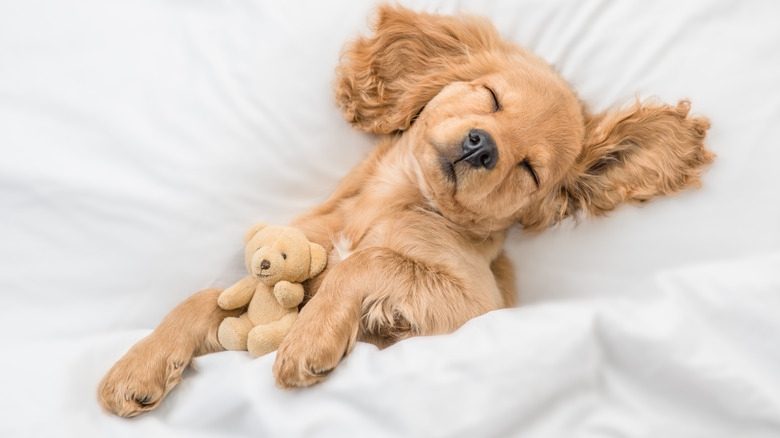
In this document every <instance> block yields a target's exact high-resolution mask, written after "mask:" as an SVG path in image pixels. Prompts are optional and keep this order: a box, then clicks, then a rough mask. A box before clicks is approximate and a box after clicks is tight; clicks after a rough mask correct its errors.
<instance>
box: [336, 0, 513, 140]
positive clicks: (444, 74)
mask: <svg viewBox="0 0 780 438" xmlns="http://www.w3.org/2000/svg"><path fill="white" fill-rule="evenodd" d="M372 28H373V31H374V34H373V35H372V36H370V37H361V38H358V39H357V40H355V41H353V42H352V43H350V44H348V45H347V46H346V47H345V49H344V51H343V53H342V57H341V63H340V65H339V67H338V68H337V70H336V73H337V83H336V100H337V101H338V103H339V105H340V106H341V108H342V111H343V113H344V116H345V118H346V119H347V121H349V122H350V123H352V124H353V126H355V127H356V128H358V129H361V130H364V131H368V132H374V133H377V134H389V133H393V132H396V131H402V130H405V129H406V128H408V127H409V125H410V124H411V122H412V120H413V118H414V117H415V116H416V115H417V114H418V113H419V112H420V111H421V110H422V108H423V107H424V106H425V104H426V103H427V102H428V101H429V100H431V99H432V98H433V97H434V96H436V95H437V94H438V93H439V91H441V89H442V88H443V87H444V86H445V85H447V84H449V83H451V82H455V81H470V80H472V79H475V78H477V77H479V76H481V75H482V74H485V73H487V72H488V71H489V70H490V69H491V63H489V62H483V63H471V62H467V58H468V57H470V56H473V55H474V54H475V53H479V52H483V51H485V50H488V49H493V48H498V47H499V46H500V38H499V36H498V33H497V31H496V29H495V28H494V27H493V25H492V24H490V22H489V21H487V19H484V18H478V17H471V16H460V17H451V16H439V15H432V14H425V13H416V12H413V11H411V10H409V9H405V8H403V7H400V6H398V7H390V6H382V7H380V8H379V10H378V13H377V17H376V21H375V23H374V25H373V26H372Z"/></svg>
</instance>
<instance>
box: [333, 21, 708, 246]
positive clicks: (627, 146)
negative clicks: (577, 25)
mask: <svg viewBox="0 0 780 438" xmlns="http://www.w3.org/2000/svg"><path fill="white" fill-rule="evenodd" d="M337 73H338V82H337V99H338V101H339V103H340V105H341V107H342V110H343V112H344V114H345V117H346V118H347V120H348V121H350V122H351V123H352V124H353V125H354V126H355V127H357V128H358V129H362V130H365V131H369V132H374V133H377V134H394V133H395V134H398V133H400V134H401V136H402V138H401V140H400V141H399V142H398V143H399V144H404V145H406V147H409V149H410V152H411V153H412V154H413V155H414V162H415V165H416V169H415V170H416V172H417V173H418V174H419V176H420V178H419V179H420V181H421V190H422V192H423V193H424V194H425V195H426V197H427V198H428V200H429V201H430V202H431V203H432V204H433V205H434V206H435V208H437V209H438V210H439V211H440V212H441V213H442V214H443V215H444V216H445V217H447V218H448V219H450V220H452V221H453V222H455V223H457V224H460V225H464V226H467V227H469V228H471V229H473V230H475V231H486V232H489V231H495V230H500V229H504V228H507V227H508V226H510V225H511V224H513V223H516V222H519V223H520V224H522V225H523V226H524V227H525V228H526V229H533V230H541V229H544V228H546V227H548V226H550V225H552V224H554V223H556V222H558V221H560V220H561V219H563V218H565V217H567V216H571V215H573V214H575V213H577V212H578V211H580V210H583V211H585V212H586V213H590V214H603V213H605V212H607V211H610V210H612V209H614V208H615V207H616V206H617V205H619V204H621V203H623V202H644V201H647V200H649V199H651V198H653V197H656V196H659V195H664V194H668V193H672V192H675V191H678V190H681V189H683V188H685V187H687V186H689V185H691V184H693V183H696V182H697V181H698V177H699V174H700V173H701V167H702V166H703V165H705V164H707V163H709V162H710V161H711V160H712V157H713V155H712V154H711V153H710V152H708V151H707V150H706V149H705V148H704V146H703V145H702V141H703V139H704V135H705V132H706V130H707V129H708V128H709V122H708V121H707V120H706V119H703V118H691V117H689V116H688V111H689V105H688V103H687V102H684V101H683V102H681V103H680V104H678V105H677V106H668V105H662V104H655V103H639V102H637V103H636V104H635V105H633V106H632V107H630V108H627V109H623V110H614V111H608V112H604V113H601V114H590V113H589V112H588V111H587V110H585V109H584V106H583V105H582V104H581V102H580V101H579V100H578V98H577V96H576V95H575V93H574V92H573V91H572V90H571V89H570V87H569V86H568V85H567V84H566V82H565V81H564V80H563V79H561V78H560V77H559V76H558V75H557V74H556V73H555V72H554V71H553V70H552V69H551V68H550V67H549V66H548V65H547V64H546V63H545V62H543V61H542V60H540V59H539V58H537V57H536V56H534V55H532V54H530V53H529V52H527V51H525V50H523V49H521V48H519V47H517V46H515V45H513V44H511V43H508V42H505V41H502V40H501V38H500V37H499V36H498V33H497V31H496V29H495V28H494V27H493V26H492V25H491V24H490V23H489V22H488V21H486V20H484V19H481V18H477V17H470V16H461V17H447V16H438V15H430V14H419V13H415V12H412V11H410V10H407V9H403V8H391V7H383V8H380V10H379V13H378V17H377V20H376V22H375V25H374V34H373V35H372V36H370V37H367V38H359V39H357V40H355V41H354V42H352V43H351V44H350V45H348V46H347V48H346V49H345V51H344V54H343V57H342V62H341V65H340V66H339V69H338V71H337Z"/></svg>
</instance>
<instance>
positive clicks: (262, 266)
mask: <svg viewBox="0 0 780 438" xmlns="http://www.w3.org/2000/svg"><path fill="white" fill-rule="evenodd" d="M270 267H271V262H269V261H268V260H263V261H262V262H260V269H268V268H270Z"/></svg>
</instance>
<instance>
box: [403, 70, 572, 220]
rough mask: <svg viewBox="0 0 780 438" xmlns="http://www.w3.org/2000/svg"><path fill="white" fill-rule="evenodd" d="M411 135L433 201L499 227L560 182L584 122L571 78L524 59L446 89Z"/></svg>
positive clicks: (452, 213)
mask: <svg viewBox="0 0 780 438" xmlns="http://www.w3.org/2000/svg"><path fill="white" fill-rule="evenodd" d="M404 135H405V136H409V137H411V139H410V140H411V141H410V142H409V144H410V147H411V148H412V149H413V154H414V156H415V159H416V160H417V163H418V166H419V171H420V173H421V174H422V176H423V178H422V179H423V180H424V182H425V185H427V187H424V190H423V192H424V193H425V194H426V195H427V196H428V198H429V201H430V202H432V203H433V204H434V205H435V207H436V208H437V209H438V210H439V211H441V213H442V214H443V215H444V216H445V217H447V218H448V219H450V220H452V221H453V222H455V223H459V224H461V225H467V226H469V227H470V228H472V229H473V228H474V227H477V229H480V230H485V231H492V230H495V229H504V228H506V227H507V226H509V225H511V224H512V223H514V222H517V221H518V220H520V219H521V217H520V216H522V214H523V211H524V209H526V208H534V203H535V202H538V200H539V199H541V198H543V197H544V194H545V193H547V192H548V191H549V190H551V188H553V187H554V186H556V185H558V184H559V183H560V181H561V179H562V178H563V176H564V175H565V173H566V171H567V169H568V168H570V167H571V165H572V164H573V163H574V160H575V158H576V157H577V155H578V154H579V153H580V151H581V148H582V142H583V135H584V123H583V117H582V111H581V108H580V106H579V103H578V101H577V99H576V97H575V95H574V93H572V92H571V90H570V89H569V87H567V86H566V84H565V83H563V82H562V81H561V80H560V79H559V78H558V77H556V76H555V75H553V74H551V72H550V71H549V70H548V69H546V68H542V69H535V68H533V65H524V63H523V62H521V61H518V62H508V63H507V65H506V68H503V69H499V71H498V72H495V73H491V74H487V75H485V76H482V77H479V78H477V79H475V80H472V81H469V82H455V83H452V84H449V85H447V86H445V87H444V88H443V89H442V90H441V92H440V93H439V94H438V95H436V97H434V98H433V99H432V100H431V101H430V102H428V104H427V105H426V106H425V108H424V109H423V110H422V112H421V113H420V114H419V116H418V117H417V120H416V121H415V123H413V124H412V126H411V128H410V129H409V130H408V131H407V132H406V133H405V134H404Z"/></svg>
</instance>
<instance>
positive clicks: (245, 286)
mask: <svg viewBox="0 0 780 438" xmlns="http://www.w3.org/2000/svg"><path fill="white" fill-rule="evenodd" d="M256 288H257V279H256V278H254V277H252V276H251V275H250V276H249V277H246V278H244V279H243V280H241V281H239V282H238V283H236V284H234V285H233V286H230V287H229V288H227V289H225V290H224V291H222V293H221V294H220V295H219V299H217V304H218V305H219V307H221V308H223V309H225V310H232V309H238V308H239V307H241V306H246V305H247V304H248V303H249V301H250V300H251V299H252V296H253V295H254V293H255V289H256Z"/></svg>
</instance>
